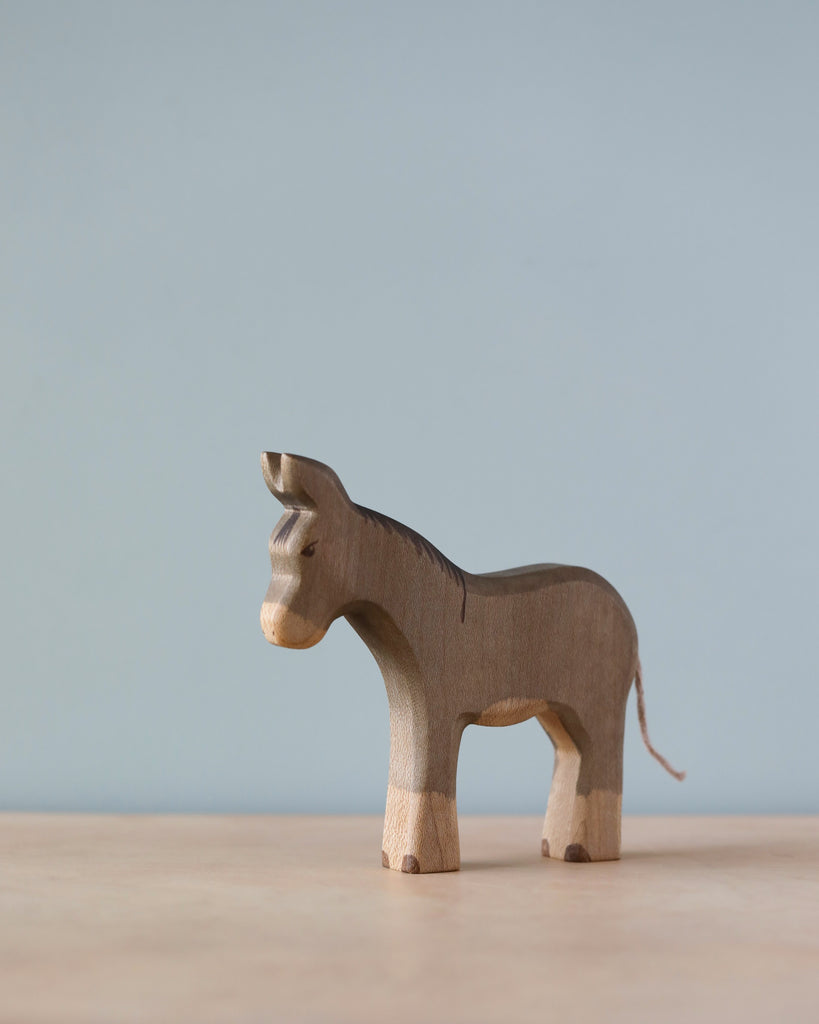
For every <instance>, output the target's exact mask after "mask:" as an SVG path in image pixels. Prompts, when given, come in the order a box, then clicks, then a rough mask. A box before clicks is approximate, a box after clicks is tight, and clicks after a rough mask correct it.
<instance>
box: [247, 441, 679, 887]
mask: <svg viewBox="0 0 819 1024" xmlns="http://www.w3.org/2000/svg"><path fill="white" fill-rule="evenodd" d="M262 471H263V473H264V478H265V482H266V483H267V486H268V487H269V488H270V490H271V491H272V493H273V494H274V495H275V496H276V498H278V500H279V501H280V502H281V503H282V505H283V506H284V515H283V516H282V518H281V520H280V521H279V523H278V525H277V526H276V529H275V530H274V531H273V534H272V536H271V538H270V561H271V565H272V569H273V577H272V580H271V583H270V587H269V589H268V592H267V596H266V597H265V600H264V604H263V605H262V611H261V623H262V630H263V632H264V635H265V637H266V638H267V639H268V640H269V641H270V643H272V644H277V645H279V646H282V647H296V648H303V647H312V646H313V644H316V643H318V642H319V640H321V638H322V637H323V636H324V634H325V633H326V632H327V630H328V628H329V626H330V624H331V623H332V622H333V620H334V619H336V618H338V617H339V616H341V615H343V616H344V617H345V618H346V619H347V621H348V622H349V623H350V625H351V626H352V627H353V629H354V630H355V631H356V632H357V633H358V635H359V636H360V637H361V638H362V640H364V642H365V643H366V644H367V646H368V647H369V649H370V651H371V652H372V654H373V656H374V657H375V660H376V661H377V663H378V665H379V667H380V669H381V672H382V674H383V676H384V682H385V683H386V687H387V695H388V697H389V706H390V774H389V787H388V790H387V810H386V817H385V821H384V842H383V850H382V862H383V864H384V866H385V867H390V868H395V869H397V870H398V869H400V870H401V871H406V872H410V873H417V872H431V871H457V870H458V868H459V867H460V853H459V846H458V820H457V814H456V809H455V773H456V767H457V761H458V747H459V744H460V740H461V733H462V732H463V730H464V728H465V727H466V726H467V725H469V724H472V723H474V724H476V725H514V724H515V723H517V722H523V721H525V720H526V719H528V718H531V717H532V716H533V715H534V716H535V717H536V718H537V719H538V721H539V722H540V724H541V725H542V726H543V728H544V729H545V730H546V733H547V734H548V736H549V738H550V739H551V741H552V743H553V745H554V748H555V767H554V775H553V779H552V788H551V792H550V794H549V802H548V809H547V813H546V822H545V825H544V829H543V841H542V851H543V855H544V856H546V857H554V858H556V859H561V860H568V861H597V860H617V859H618V858H619V856H620V804H621V794H622V779H623V731H624V726H625V714H626V698H627V697H628V692H629V689H630V687H631V682H632V680H636V686H637V697H638V713H639V718H640V725H641V728H642V732H643V738H644V740H645V743H646V746H647V747H648V749H649V751H650V752H651V753H652V754H653V755H654V756H655V757H656V758H657V759H658V760H659V761H660V762H661V763H662V764H663V765H664V767H666V768H667V770H668V771H670V772H671V773H672V774H673V775H675V776H676V777H677V778H682V777H683V773H681V772H680V773H678V772H675V771H674V770H673V769H672V768H671V767H670V765H669V764H668V763H667V762H666V761H665V760H664V759H663V758H662V757H661V755H659V754H658V753H657V752H656V751H655V750H654V749H653V748H652V746H651V744H650V742H649V739H648V733H647V731H646V726H645V708H644V702H643V692H642V681H641V675H640V662H639V659H638V656H637V631H636V629H635V626H634V621H633V619H632V617H631V615H630V613H629V611H628V608H627V607H626V605H625V603H624V602H623V600H622V598H621V597H620V595H619V594H618V593H617V591H616V590H615V589H614V588H613V587H612V586H611V585H610V584H609V583H607V582H606V580H604V579H603V578H602V577H600V576H598V575H597V574H596V573H593V572H591V571H590V570H588V569H580V568H576V567H574V566H568V565H556V564H545V565H527V566H523V567H522V568H518V569H508V570H506V571H505V572H494V573H485V574H483V575H480V576H477V575H472V574H470V573H467V572H464V571H463V570H461V569H459V568H458V567H457V566H456V565H454V564H453V563H452V562H451V561H450V560H449V559H448V558H446V557H445V556H444V555H442V554H441V552H440V551H439V550H438V549H437V548H435V547H433V546H432V544H430V543H429V541H427V540H425V539H424V538H423V537H422V536H421V535H420V534H418V533H416V532H415V531H414V530H411V529H409V528H408V527H406V526H403V525H402V524H401V523H398V522H396V521H395V520H394V519H390V518H389V517H388V516H385V515H381V513H379V512H373V511H372V510H371V509H368V508H363V507H362V506H360V505H356V504H354V503H353V502H352V501H351V500H350V498H349V497H348V496H347V492H346V491H345V490H344V488H343V486H342V485H341V481H340V480H339V479H338V477H337V476H336V474H335V473H334V472H333V471H332V470H331V469H330V468H329V467H328V466H325V465H322V463H320V462H315V461H314V460H313V459H307V458H303V457H301V456H296V455H278V454H274V453H273V452H265V453H264V454H263V455H262Z"/></svg>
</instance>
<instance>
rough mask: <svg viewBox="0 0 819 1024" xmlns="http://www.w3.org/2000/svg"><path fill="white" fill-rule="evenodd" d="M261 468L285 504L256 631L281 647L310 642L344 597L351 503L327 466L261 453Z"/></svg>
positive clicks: (346, 600)
mask: <svg viewBox="0 0 819 1024" xmlns="http://www.w3.org/2000/svg"><path fill="white" fill-rule="evenodd" d="M262 473H263V474H264V479H265V483H266V484H267V486H268V487H269V488H270V491H271V492H272V494H274V495H275V496H276V498H278V500H279V501H280V502H281V503H282V505H284V515H283V516H282V518H281V519H280V520H279V522H278V523H277V525H276V528H275V530H274V531H273V533H272V534H271V536H270V565H271V568H272V570H273V576H272V579H271V581H270V586H269V587H268V590H267V596H266V597H265V599H264V604H263V605H262V611H261V623H262V632H263V633H264V635H265V637H266V639H267V640H269V641H270V643H271V644H277V645H278V646H279V647H299V648H302V647H312V646H313V644H317V643H318V642H319V640H321V638H322V637H323V636H324V634H325V633H326V632H327V630H328V629H329V627H330V623H331V622H332V621H333V619H335V618H336V617H337V616H338V615H339V614H341V612H342V610H343V608H344V606H345V605H346V604H348V603H349V600H350V595H349V594H348V585H347V583H346V581H347V579H348V578H349V573H348V571H347V567H348V562H349V555H350V550H349V541H350V540H351V537H350V522H351V519H352V518H353V506H352V503H351V501H350V499H349V498H348V497H347V493H346V491H345V490H344V488H343V487H342V485H341V481H340V480H339V479H338V477H337V476H336V474H335V473H334V472H333V471H332V469H330V467H329V466H325V465H323V464H322V463H321V462H315V461H314V460H313V459H306V458H303V457H302V456H299V455H278V454H276V453H275V452H263V453H262Z"/></svg>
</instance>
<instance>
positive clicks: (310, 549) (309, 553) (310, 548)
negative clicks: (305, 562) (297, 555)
mask: <svg viewBox="0 0 819 1024" xmlns="http://www.w3.org/2000/svg"><path fill="white" fill-rule="evenodd" d="M316 544H318V541H317V540H311V541H310V543H309V544H308V545H307V547H306V548H302V549H301V553H302V554H303V555H304V557H305V558H312V557H313V555H314V554H315V553H316Z"/></svg>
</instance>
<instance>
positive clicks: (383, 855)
mask: <svg viewBox="0 0 819 1024" xmlns="http://www.w3.org/2000/svg"><path fill="white" fill-rule="evenodd" d="M389 866H390V858H389V857H388V856H387V851H386V850H382V851H381V867H382V868H388V867H389Z"/></svg>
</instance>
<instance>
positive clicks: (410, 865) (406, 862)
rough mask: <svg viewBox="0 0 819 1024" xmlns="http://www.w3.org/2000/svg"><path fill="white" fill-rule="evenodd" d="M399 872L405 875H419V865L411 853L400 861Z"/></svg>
mask: <svg viewBox="0 0 819 1024" xmlns="http://www.w3.org/2000/svg"><path fill="white" fill-rule="evenodd" d="M401 870H402V871H403V872H404V873H405V874H407V875H420V873H421V865H420V864H419V863H418V860H417V859H416V858H415V857H413V855H412V854H411V853H408V854H407V855H406V857H404V859H403V860H402V861H401Z"/></svg>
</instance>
